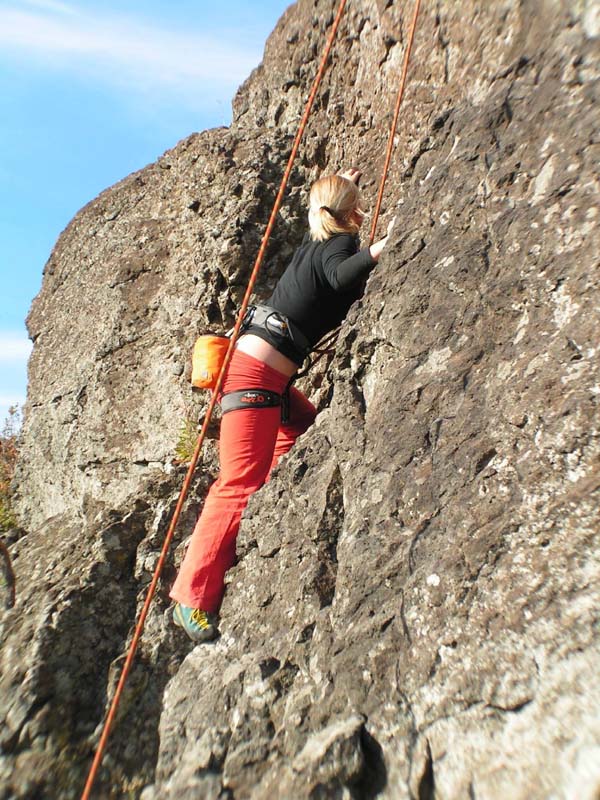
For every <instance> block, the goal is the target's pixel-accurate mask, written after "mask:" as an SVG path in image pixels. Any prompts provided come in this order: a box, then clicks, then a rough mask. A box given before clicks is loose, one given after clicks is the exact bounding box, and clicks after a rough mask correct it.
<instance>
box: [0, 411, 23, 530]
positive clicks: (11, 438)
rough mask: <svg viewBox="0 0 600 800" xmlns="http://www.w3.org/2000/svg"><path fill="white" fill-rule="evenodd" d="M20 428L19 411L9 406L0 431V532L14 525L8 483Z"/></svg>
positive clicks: (12, 472)
mask: <svg viewBox="0 0 600 800" xmlns="http://www.w3.org/2000/svg"><path fill="white" fill-rule="evenodd" d="M20 427H21V411H20V410H19V407H18V406H11V408H9V410H8V417H7V418H6V420H5V421H4V426H3V427H2V430H1V431H0V532H4V531H7V530H9V529H10V528H13V527H14V526H15V525H16V519H15V516H14V514H13V511H12V507H11V490H10V482H11V480H12V477H13V474H14V471H15V464H16V461H17V454H18V437H19V428H20Z"/></svg>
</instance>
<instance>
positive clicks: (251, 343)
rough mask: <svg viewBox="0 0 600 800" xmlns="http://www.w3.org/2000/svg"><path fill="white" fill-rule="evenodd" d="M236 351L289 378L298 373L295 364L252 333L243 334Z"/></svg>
mask: <svg viewBox="0 0 600 800" xmlns="http://www.w3.org/2000/svg"><path fill="white" fill-rule="evenodd" d="M236 349H237V350H240V351H241V352H242V353H246V354H247V355H249V356H252V357H253V358H257V359H258V360H259V361H262V362H263V363H264V364H267V365H268V366H269V367H273V369H276V370H277V371H278V372H281V373H283V374H284V375H287V376H288V378H291V377H292V375H293V374H294V373H295V372H297V371H298V365H297V364H295V363H294V362H293V361H292V360H291V359H290V358H288V357H287V356H284V355H283V353H280V352H279V350H276V349H275V348H274V347H273V345H271V344H269V343H268V342H265V340H264V339H261V338H260V336H255V335H254V334H253V333H245V334H244V335H243V336H240V338H239V339H238V341H237V344H236Z"/></svg>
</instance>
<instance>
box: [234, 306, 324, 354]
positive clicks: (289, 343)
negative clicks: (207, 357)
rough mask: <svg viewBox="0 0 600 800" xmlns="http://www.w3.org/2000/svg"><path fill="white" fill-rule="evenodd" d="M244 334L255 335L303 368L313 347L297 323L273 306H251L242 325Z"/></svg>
mask: <svg viewBox="0 0 600 800" xmlns="http://www.w3.org/2000/svg"><path fill="white" fill-rule="evenodd" d="M242 331H243V333H253V334H254V335H256V336H259V337H260V338H261V339H264V340H265V341H266V342H268V343H269V344H270V345H272V346H273V347H274V348H275V349H276V350H277V351H278V352H280V353H281V354H282V355H284V356H286V358H289V359H291V360H292V361H293V362H294V363H295V364H298V366H302V363H303V362H304V359H305V358H306V357H307V356H308V354H309V353H310V351H311V350H312V345H311V343H310V342H309V341H308V339H307V338H306V336H305V335H304V334H303V333H302V331H301V330H300V328H299V327H298V326H297V325H296V323H295V322H292V320H291V319H289V317H286V316H285V314H282V313H281V312H280V311H277V309H275V308H271V306H263V305H256V306H250V308H249V309H248V311H247V312H246V316H245V317H244V322H243V323H242Z"/></svg>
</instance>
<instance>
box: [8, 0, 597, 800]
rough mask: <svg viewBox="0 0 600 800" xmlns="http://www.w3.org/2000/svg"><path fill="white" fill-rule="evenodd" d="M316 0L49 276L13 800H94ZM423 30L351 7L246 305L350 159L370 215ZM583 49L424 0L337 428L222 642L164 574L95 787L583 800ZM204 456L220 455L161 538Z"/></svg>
mask: <svg viewBox="0 0 600 800" xmlns="http://www.w3.org/2000/svg"><path fill="white" fill-rule="evenodd" d="M332 9H333V4H332V3H331V2H326V0H315V2H310V1H309V0H300V2H298V3H297V4H296V5H295V6H293V7H291V8H290V9H289V10H288V11H287V12H286V14H285V15H284V17H283V18H282V20H281V21H280V23H279V25H278V26H277V28H276V30H275V32H274V33H273V34H272V36H271V38H270V39H269V41H268V43H267V47H266V51H265V57H264V61H263V64H262V65H261V66H260V67H259V68H258V69H257V70H256V71H255V72H254V73H253V74H252V76H251V77H250V78H249V80H248V81H247V82H246V83H245V84H244V86H243V87H242V88H241V89H240V91H239V93H238V95H237V98H236V100H235V104H234V121H233V124H232V126H231V128H229V129H219V130H213V131H208V132H205V133H201V134H196V135H193V136H191V137H190V138H189V139H186V140H184V141H182V142H181V143H180V144H179V145H177V147H175V148H174V149H173V150H172V151H170V152H168V153H167V154H165V156H164V157H163V158H161V159H160V160H159V161H158V162H157V163H156V164H154V165H152V166H150V167H148V168H146V169H145V170H142V171H141V172H140V173H137V174H136V175H133V176H130V177H129V178H127V179H126V180H124V181H123V182H121V183H120V184H118V185H117V186H115V187H113V188H111V189H110V190H108V191H107V192H105V193H104V194H102V195H101V196H100V197H99V198H98V199H97V200H95V201H94V202H92V203H91V204H90V205H89V206H87V207H86V208H84V209H83V210H82V211H81V212H80V213H79V214H78V215H77V217H76V218H75V219H74V220H73V222H72V223H71V225H70V226H69V227H68V228H67V230H66V231H65V232H64V233H63V235H62V236H61V238H60V239H59V242H58V244H57V246H56V248H55V250H54V252H53V253H52V256H51V258H50V260H49V262H48V265H47V267H46V272H45V278H44V284H43V288H42V291H41V293H40V295H39V296H38V298H36V300H35V302H34V305H33V308H32V311H31V314H30V317H29V328H30V332H31V335H32V337H33V339H34V342H35V346H34V351H33V355H32V359H31V364H30V383H29V393H28V402H27V407H26V421H25V429H24V440H23V454H22V460H21V464H20V468H19V476H18V482H17V490H18V507H19V514H20V520H21V525H22V531H21V532H20V538H17V540H16V542H15V543H14V544H13V545H12V547H11V552H12V557H13V561H14V566H15V571H16V573H17V605H16V606H15V608H13V609H12V610H10V611H7V612H5V613H4V616H3V618H2V630H3V633H2V642H3V645H2V653H1V658H2V661H1V664H2V667H1V669H2V681H1V684H0V698H1V702H0V706H1V707H2V709H3V716H4V721H3V726H2V728H1V729H0V746H1V748H2V759H1V761H0V783H1V786H2V788H1V790H0V797H3V798H37V797H61V798H62V797H64V798H69V797H78V796H79V794H80V793H81V790H82V786H83V782H84V778H85V773H86V770H87V768H88V767H89V764H90V760H91V754H92V751H93V748H94V746H95V744H96V742H97V738H98V725H99V723H100V722H101V721H102V717H103V714H104V712H105V709H106V704H107V702H108V701H109V700H110V698H111V696H112V692H113V691H114V686H115V682H116V680H117V678H118V674H119V670H120V667H121V664H122V660H123V652H124V650H125V647H126V642H127V639H128V636H129V635H130V633H131V625H132V621H133V619H134V617H135V613H136V608H137V609H138V610H139V607H140V604H141V602H142V600H143V595H144V591H145V587H146V586H147V584H148V582H149V580H150V575H151V571H152V569H153V566H154V562H155V558H156V554H157V552H158V550H159V549H160V546H161V542H162V536H163V535H164V531H165V529H166V526H167V524H168V519H169V515H170V513H171V511H172V509H173V507H174V503H175V499H176V494H177V492H178V489H179V486H180V483H181V479H182V470H183V467H182V466H178V465H177V464H176V465H173V459H174V456H175V450H176V445H177V442H178V439H179V438H180V431H181V428H182V426H183V425H184V423H185V421H186V420H195V419H197V417H198V415H199V414H201V413H202V411H203V408H204V403H205V402H206V399H205V398H204V397H203V396H192V395H191V393H190V391H189V389H188V378H189V366H188V363H187V362H188V352H189V350H190V347H191V344H192V342H193V338H194V336H195V335H196V333H197V332H198V331H201V330H207V329H210V328H216V329H223V328H225V327H228V326H229V325H230V324H231V322H232V319H233V316H234V314H235V309H236V307H237V305H238V304H239V302H240V299H241V296H242V293H243V289H244V282H245V280H246V279H247V276H248V273H249V268H250V266H251V264H252V262H253V259H254V256H255V254H256V251H257V247H258V242H259V240H260V236H261V234H262V231H263V229H264V225H265V222H266V220H267V218H268V214H269V211H270V207H271V204H272V201H273V199H274V194H275V191H276V188H277V183H278V180H279V178H280V176H281V174H282V171H283V166H284V164H285V161H286V159H287V154H288V151H289V147H290V143H291V139H292V137H293V135H294V133H295V127H296V124H297V121H298V119H299V116H300V113H301V110H302V104H303V101H304V98H305V96H306V92H307V88H308V86H309V83H310V81H311V79H312V76H313V75H314V70H315V63H316V59H317V57H318V53H319V52H320V50H321V49H322V47H323V44H324V41H325V37H326V35H327V28H328V26H329V24H330V23H331V19H332ZM411 10H412V4H407V3H399V2H397V1H396V2H380V1H379V0H377V2H375V1H373V2H368V1H367V0H359V1H358V2H356V3H351V4H349V8H348V10H347V12H346V18H345V21H344V23H343V26H342V29H341V32H340V39H339V41H338V42H337V44H336V47H335V53H334V55H333V57H332V62H331V65H330V70H329V72H328V76H327V79H326V81H325V85H324V88H323V91H322V93H321V96H320V99H319V102H318V104H317V108H316V110H315V113H314V115H313V117H312V121H311V127H310V130H309V132H308V134H307V138H306V140H305V142H304V144H303V147H302V151H301V156H300V159H299V161H298V162H297V165H296V167H295V171H294V173H293V175H292V181H291V186H290V190H289V192H288V199H287V201H286V206H285V208H284V210H283V211H282V213H281V219H280V221H279V223H278V226H277V228H276V232H275V235H274V239H273V243H272V245H271V247H270V251H269V254H268V258H267V264H266V267H265V269H264V271H263V274H262V278H261V283H260V286H259V290H258V294H259V296H261V295H262V296H264V295H265V293H266V292H268V290H269V289H270V287H272V285H273V284H274V281H275V280H276V278H277V276H278V275H279V274H280V272H281V270H282V269H283V267H284V265H285V263H286V261H287V259H288V258H289V256H290V254H291V252H292V251H293V248H294V246H295V245H296V244H297V243H298V241H299V238H300V237H301V235H302V232H303V229H304V219H305V212H304V210H303V204H304V202H305V199H306V188H307V186H308V185H309V184H310V182H311V181H312V180H313V179H314V178H315V177H317V176H318V175H319V174H320V173H321V172H322V171H327V170H329V171H333V170H337V169H338V168H340V167H341V166H344V165H348V164H359V165H361V166H362V167H363V169H364V170H365V182H364V194H365V197H366V200H367V202H368V203H372V201H373V199H374V197H375V193H376V183H377V178H378V174H379V170H380V167H381V163H382V158H383V152H384V149H385V141H386V129H387V124H388V122H389V119H390V116H391V113H390V112H391V108H392V105H393V95H394V92H395V86H396V84H397V79H398V76H399V72H400V67H401V61H402V56H403V52H404V43H405V40H406V33H407V27H408V17H409V15H410V13H411ZM599 34H600V7H599V4H598V3H597V2H593V1H592V2H583V1H582V2H578V3H569V2H566V0H563V2H561V1H560V0H521V2H517V0H506V2H502V3H479V2H476V1H475V0H465V2H461V3H448V2H445V1H444V0H438V2H437V3H434V2H424V3H423V9H422V14H421V19H420V23H419V28H418V31H417V37H416V41H415V50H414V55H413V60H412V66H411V71H410V77H409V85H408V89H407V96H406V100H405V105H404V110H403V114H402V118H401V124H400V128H399V131H398V135H397V141H396V149H395V160H394V162H393V167H392V171H391V174H390V178H389V182H388V189H387V193H386V206H385V208H384V211H385V212H386V214H387V216H388V217H389V216H390V215H391V214H393V213H395V214H396V215H397V216H398V223H397V226H396V228H395V231H394V234H393V237H392V241H391V243H390V245H389V246H388V248H387V249H386V251H385V253H384V256H383V257H382V259H381V261H380V264H379V267H378V268H377V270H376V271H375V272H374V273H373V275H372V276H371V278H370V280H369V282H368V285H367V288H366V292H365V295H364V297H363V299H362V301H361V302H360V303H358V304H357V305H356V306H355V307H354V308H353V309H352V310H351V311H350V314H349V316H348V318H347V321H346V323H345V325H344V327H343V329H342V333H341V335H340V338H339V341H338V345H337V352H336V354H335V357H334V358H333V359H332V360H330V362H329V363H328V364H327V365H326V367H321V368H320V369H319V370H316V371H315V372H314V373H313V375H312V378H311V379H310V381H309V382H307V383H306V384H305V388H306V389H307V390H308V391H311V392H312V393H313V397H314V398H316V400H317V402H318V403H319V406H320V408H321V409H322V413H321V414H320V415H319V417H318V419H317V422H316V424H315V426H314V427H313V428H312V429H311V430H310V431H309V432H308V433H307V434H306V435H305V436H304V437H302V439H300V440H299V441H298V443H297V444H296V446H295V448H294V449H293V451H292V452H291V453H290V454H289V456H288V457H287V458H286V459H284V461H283V463H282V464H281V465H280V467H279V468H278V469H277V470H276V472H275V474H274V477H273V479H272V480H271V482H270V483H269V484H268V485H267V486H266V487H265V488H264V489H262V490H261V491H260V492H258V493H257V494H256V495H255V496H254V497H253V498H252V500H251V503H250V505H249V508H248V511H247V512H246V515H245V520H244V523H243V526H242V532H241V535H240V541H239V555H240V559H239V563H238V565H237V566H236V568H234V569H233V570H232V571H231V573H230V575H229V579H228V580H229V585H228V591H227V595H226V598H225V602H224V605H223V608H222V616H221V627H222V637H221V639H220V640H219V641H218V642H217V643H216V644H215V645H212V646H210V645H204V646H200V647H196V648H194V649H192V648H190V646H189V644H188V643H187V642H186V641H184V639H183V638H182V636H181V635H180V633H179V632H178V631H176V630H174V629H173V627H172V626H171V624H170V622H169V618H168V612H167V608H168V599H167V592H168V588H169V585H170V583H171V581H172V579H173V575H174V570H175V566H174V564H175V563H176V562H177V561H178V559H179V557H180V551H181V547H178V548H177V549H176V550H175V552H174V554H172V559H171V563H170V564H169V566H168V568H167V570H166V572H165V575H164V577H163V580H162V583H161V587H160V590H159V596H158V597H157V599H156V601H155V604H154V607H153V610H152V612H151V614H150V617H149V619H148V622H147V626H146V632H145V634H144V638H143V641H142V645H141V649H140V653H139V657H138V660H137V662H136V666H135V668H134V670H133V673H132V675H131V679H130V682H129V685H128V689H127V693H126V695H125V698H124V703H123V707H122V712H121V714H120V716H119V718H118V719H117V723H116V725H115V729H114V732H113V735H112V737H111V740H110V744H109V754H108V756H107V758H106V759H105V762H104V767H103V770H102V772H101V774H100V776H99V780H98V786H97V796H98V797H123V796H126V795H127V793H128V792H129V795H127V796H134V797H137V796H141V797H143V800H153V798H156V800H158V798H160V800H163V799H168V798H173V800H174V799H175V798H177V799H178V800H185V798H190V799H191V798H199V797H202V798H236V800H241V799H242V798H252V800H258V799H259V798H286V799H287V798H303V797H307V798H309V797H310V798H315V799H316V798H375V797H381V798H390V800H392V799H393V800H396V799H397V798H411V799H412V798H418V800H428V799H429V798H444V800H446V799H450V798H465V797H472V798H478V799H480V798H484V799H485V800H492V799H494V798H507V797H510V798H514V799H515V800H519V799H521V798H523V800H524V799H525V798H529V799H532V798H540V799H541V798H549V797H556V798H573V799H574V798H577V799H578V800H581V799H586V798H588V799H589V800H592V798H596V797H598V794H599V792H600V722H599V719H600V714H599V710H600V685H599V682H598V674H600V654H599V648H598V644H599V639H600V635H599V626H598V608H599V596H598V594H599V592H598V587H599V583H600V582H599V577H600V567H599V563H598V552H599V550H598V529H599V527H600V526H599V517H600V514H599V498H600V469H599V464H600V444H599V414H598V400H599V396H600V376H599V369H598V338H599V337H598V331H599V330H600V319H599V317H600V310H599V309H600V303H599V297H600V292H599V270H598V252H600V242H599V237H598V231H597V217H598V189H599V187H598V180H597V174H596V169H595V168H596V166H597V163H598V155H599V153H600V145H599V143H598V138H597V136H598V134H597V111H596V109H595V104H596V103H597V100H598V97H597V95H598V74H599V67H598V60H597V54H598V35H599ZM215 435H216V432H215ZM215 468H216V457H215V445H214V441H213V442H212V443H211V446H210V447H209V448H208V451H207V455H206V456H205V459H204V464H203V468H202V469H200V470H199V471H198V474H197V479H196V485H195V486H194V491H193V493H192V497H191V499H190V501H189V503H188V505H187V507H186V510H185V513H184V518H183V519H182V522H181V524H180V532H179V534H178V536H179V539H178V542H181V541H182V540H183V538H184V537H185V536H186V535H187V533H188V532H189V530H190V526H191V524H192V521H193V519H194V517H195V515H196V513H197V509H198V504H199V500H200V499H201V497H202V495H203V492H204V491H205V489H206V486H207V484H208V482H209V481H210V479H211V476H212V475H213V474H214V471H215ZM15 538H16V537H15ZM190 651H191V652H190ZM144 787H145V788H144Z"/></svg>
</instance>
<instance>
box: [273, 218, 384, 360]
mask: <svg viewBox="0 0 600 800" xmlns="http://www.w3.org/2000/svg"><path fill="white" fill-rule="evenodd" d="M359 248H360V242H359V239H358V236H353V235H352V234H350V233H336V234H334V235H333V236H331V237H330V238H329V239H327V240H326V241H325V242H314V241H312V240H311V239H310V238H309V235H308V234H306V236H305V237H304V239H303V240H302V244H301V245H300V247H299V248H298V249H297V250H296V252H295V253H294V257H293V259H292V261H291V262H290V264H289V266H288V267H287V268H286V270H285V272H284V273H283V275H282V276H281V278H280V279H279V282H278V283H277V286H276V287H275V291H274V292H273V294H272V295H271V297H270V298H269V299H268V300H267V301H266V304H267V305H269V306H271V307H272V308H275V309H277V311H280V312H281V313H282V314H285V316H286V317H289V318H290V319H291V320H292V321H293V322H295V323H296V325H297V326H298V327H299V328H300V330H301V331H302V333H303V334H304V335H305V336H306V338H307V339H308V340H309V342H310V343H311V345H315V344H317V342H318V341H319V340H320V339H321V338H322V337H323V336H324V335H325V334H326V333H328V332H329V331H331V330H333V329H334V328H336V327H337V326H338V325H339V324H340V322H341V321H342V320H343V319H344V317H345V316H346V314H347V313H348V309H349V308H350V306H351V305H352V303H354V301H355V300H358V298H359V297H360V294H361V283H362V280H363V279H364V278H366V276H367V275H368V274H369V273H370V272H371V270H372V269H373V267H374V266H375V264H376V263H377V262H376V261H375V259H374V258H373V257H372V256H371V253H370V251H369V248H368V247H366V248H364V249H363V250H360V249H359Z"/></svg>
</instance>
